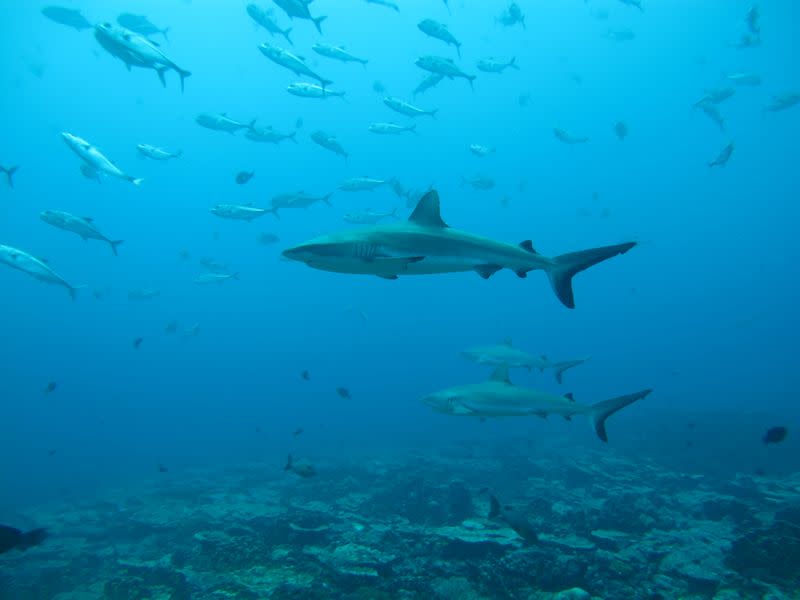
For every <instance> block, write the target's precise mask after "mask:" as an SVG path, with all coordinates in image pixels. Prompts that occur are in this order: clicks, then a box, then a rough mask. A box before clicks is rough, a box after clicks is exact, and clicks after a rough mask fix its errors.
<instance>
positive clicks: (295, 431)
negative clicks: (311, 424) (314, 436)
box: [292, 427, 303, 437]
mask: <svg viewBox="0 0 800 600" xmlns="http://www.w3.org/2000/svg"><path fill="white" fill-rule="evenodd" d="M301 433H303V428H302V427H298V428H297V429H295V430H294V431H293V432H292V435H293V436H294V437H297V436H298V435H300V434H301Z"/></svg>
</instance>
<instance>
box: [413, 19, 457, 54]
mask: <svg viewBox="0 0 800 600" xmlns="http://www.w3.org/2000/svg"><path fill="white" fill-rule="evenodd" d="M417 28H418V29H419V30H420V31H421V32H422V33H424V34H425V35H427V36H430V37H432V38H435V39H437V40H441V41H442V42H444V43H445V44H447V45H448V46H455V47H456V52H457V53H458V57H459V58H461V42H459V41H458V40H457V39H456V38H455V36H454V35H453V34H452V33H450V30H449V29H448V28H447V25H445V24H444V23H440V22H438V21H434V20H433V19H423V20H422V21H420V22H419V23H417Z"/></svg>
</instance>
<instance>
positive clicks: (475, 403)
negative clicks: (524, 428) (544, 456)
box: [422, 366, 653, 442]
mask: <svg viewBox="0 0 800 600" xmlns="http://www.w3.org/2000/svg"><path fill="white" fill-rule="evenodd" d="M652 391H653V390H650V389H647V390H642V391H640V392H635V393H633V394H627V395H625V396H619V397H617V398H611V399H610V400H604V401H603V402H598V403H597V404H591V405H586V404H578V403H577V402H575V400H574V399H573V397H572V395H571V394H567V395H566V396H556V395H555V394H549V393H547V392H538V391H536V390H530V389H526V388H522V387H518V386H516V385H514V384H513V383H511V380H510V379H509V378H508V367H506V366H500V367H497V369H496V370H495V371H494V373H492V376H491V377H490V378H489V380H488V381H484V382H483V383H472V384H467V385H460V386H457V387H452V388H448V389H446V390H442V391H440V392H436V393H434V394H430V395H428V396H425V397H424V398H423V399H422V401H423V402H424V403H425V404H427V405H428V406H430V407H431V408H433V409H434V410H435V411H437V412H440V413H444V414H447V415H453V416H468V417H481V418H488V417H524V416H537V417H543V418H544V417H547V415H561V416H562V417H564V418H565V419H567V420H568V421H570V420H572V417H573V416H574V415H585V416H587V417H589V418H590V419H591V420H592V424H593V425H594V430H595V432H596V433H597V437H599V438H600V439H601V440H602V441H604V442H607V441H608V435H607V434H606V419H608V417H610V416H611V415H613V414H614V413H615V412H617V411H619V410H622V409H623V408H625V407H626V406H628V405H630V404H633V403H634V402H636V401H637V400H641V399H642V398H645V397H646V396H647V395H648V394H650V392H652Z"/></svg>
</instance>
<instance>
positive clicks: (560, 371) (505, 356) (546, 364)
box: [461, 340, 589, 383]
mask: <svg viewBox="0 0 800 600" xmlns="http://www.w3.org/2000/svg"><path fill="white" fill-rule="evenodd" d="M461 355H462V356H463V357H464V358H467V359H469V360H471V361H473V362H476V363H478V364H480V365H492V366H495V367H498V366H501V365H505V366H507V367H511V368H523V367H524V368H526V369H528V371H532V370H533V369H538V370H539V372H540V373H541V372H542V371H544V370H545V369H553V374H554V375H555V377H556V381H557V382H558V383H563V376H564V371H566V370H567V369H571V368H572V367H577V366H578V365H582V364H583V363H585V362H586V361H587V360H589V357H586V358H578V359H574V360H562V361H552V360H550V359H549V358H547V357H546V356H544V355H543V356H533V355H532V354H528V353H527V352H524V351H522V350H520V349H518V348H515V347H514V346H513V345H512V343H511V340H504V341H502V342H500V343H499V344H494V345H492V346H478V347H475V348H468V349H467V350H464V351H463V352H462V353H461Z"/></svg>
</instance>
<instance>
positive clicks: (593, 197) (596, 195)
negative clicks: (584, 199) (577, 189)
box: [592, 191, 600, 200]
mask: <svg viewBox="0 0 800 600" xmlns="http://www.w3.org/2000/svg"><path fill="white" fill-rule="evenodd" d="M599 199H600V192H597V191H594V192H592V200H599Z"/></svg>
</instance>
